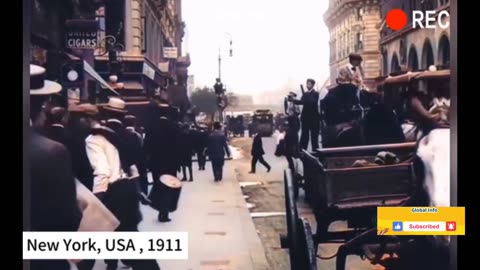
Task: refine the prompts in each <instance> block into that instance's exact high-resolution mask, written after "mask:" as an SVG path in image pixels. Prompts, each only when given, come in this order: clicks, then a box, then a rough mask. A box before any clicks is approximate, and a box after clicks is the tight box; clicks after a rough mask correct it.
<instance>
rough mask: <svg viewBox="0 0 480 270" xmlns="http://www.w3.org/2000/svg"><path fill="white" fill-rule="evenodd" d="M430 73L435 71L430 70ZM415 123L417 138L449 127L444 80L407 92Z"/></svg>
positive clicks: (415, 87)
mask: <svg viewBox="0 0 480 270" xmlns="http://www.w3.org/2000/svg"><path fill="white" fill-rule="evenodd" d="M429 70H430V71H435V69H434V68H430V69H429ZM407 95H408V100H409V105H410V108H411V109H412V112H413V113H414V116H415V118H416V121H415V122H416V123H417V138H419V137H421V136H422V134H427V133H428V132H429V131H430V130H432V129H434V128H437V127H442V126H448V125H449V109H450V93H449V88H448V82H446V81H445V80H435V81H434V80H429V81H427V82H426V83H424V84H418V85H414V86H412V87H411V88H410V89H409V91H408V92H407Z"/></svg>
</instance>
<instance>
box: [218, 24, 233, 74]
mask: <svg viewBox="0 0 480 270" xmlns="http://www.w3.org/2000/svg"><path fill="white" fill-rule="evenodd" d="M225 35H227V36H228V37H229V39H230V43H229V44H230V50H229V56H230V57H233V47H232V45H233V41H232V35H231V34H230V33H225ZM218 78H219V79H220V80H221V79H222V50H221V46H218Z"/></svg>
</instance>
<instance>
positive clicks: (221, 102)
mask: <svg viewBox="0 0 480 270" xmlns="http://www.w3.org/2000/svg"><path fill="white" fill-rule="evenodd" d="M225 35H227V36H228V37H229V40H230V42H229V43H230V50H229V56H230V57H233V48H232V45H233V41H232V35H231V34H230V33H225ZM221 80H222V50H221V46H218V79H217V84H218V85H219V86H220V85H221V87H222V89H221V91H216V92H218V93H217V102H218V116H219V120H220V121H221V122H223V110H224V109H225V107H226V106H227V104H226V102H227V101H226V98H225V88H224V87H223V84H222V83H221ZM217 84H216V86H217Z"/></svg>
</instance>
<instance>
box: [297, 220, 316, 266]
mask: <svg viewBox="0 0 480 270" xmlns="http://www.w3.org/2000/svg"><path fill="white" fill-rule="evenodd" d="M297 223H298V226H297V229H298V237H299V240H298V241H297V243H298V247H297V248H296V252H297V256H298V257H299V260H298V263H299V264H298V266H297V267H296V268H295V269H307V270H317V256H316V253H317V252H316V251H317V247H316V246H315V244H314V242H313V236H312V228H311V227H310V224H309V223H308V221H307V220H306V219H305V218H301V219H298V220H297Z"/></svg>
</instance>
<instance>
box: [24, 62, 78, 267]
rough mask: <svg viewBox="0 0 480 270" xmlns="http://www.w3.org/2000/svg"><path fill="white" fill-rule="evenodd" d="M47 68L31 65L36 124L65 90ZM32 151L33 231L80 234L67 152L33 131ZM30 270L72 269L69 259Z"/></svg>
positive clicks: (29, 145) (36, 262) (38, 264)
mask: <svg viewBox="0 0 480 270" xmlns="http://www.w3.org/2000/svg"><path fill="white" fill-rule="evenodd" d="M45 71H46V70H45V69H44V68H42V67H40V66H36V65H30V117H31V118H30V119H31V120H32V121H35V119H36V118H37V117H38V116H39V114H40V112H41V111H42V105H43V103H44V102H45V100H46V98H47V97H48V96H50V95H53V94H56V93H58V92H60V91H61V90H62V86H61V85H59V84H58V83H56V82H52V81H48V80H45ZM30 131H31V132H30V136H29V138H28V141H27V143H26V144H27V145H26V147H27V148H28V149H29V151H30V154H29V161H30V181H31V189H30V190H31V191H32V192H31V231H52V232H58V231H67V232H68V231H77V229H78V228H79V225H80V222H81V219H82V212H81V210H80V208H79V206H78V204H77V194H76V188H75V181H74V178H73V175H72V165H71V161H70V155H69V153H68V151H67V149H66V148H65V147H64V146H63V145H62V144H60V143H57V142H55V141H52V140H50V139H47V138H45V137H43V136H41V135H39V134H38V133H36V132H35V131H34V130H33V129H31V130H30ZM30 269H32V270H44V269H56V270H69V269H70V265H69V263H68V262H67V261H66V260H33V261H32V262H31V266H30Z"/></svg>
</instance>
